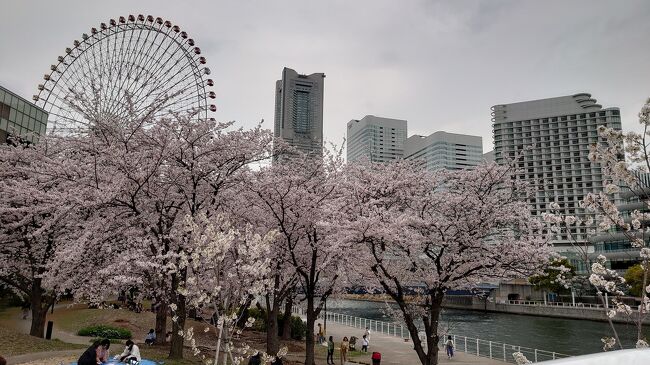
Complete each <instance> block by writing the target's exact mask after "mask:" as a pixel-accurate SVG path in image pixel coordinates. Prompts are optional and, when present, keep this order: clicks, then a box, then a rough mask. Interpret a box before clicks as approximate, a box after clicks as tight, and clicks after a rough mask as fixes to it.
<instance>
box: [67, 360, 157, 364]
mask: <svg viewBox="0 0 650 365" xmlns="http://www.w3.org/2000/svg"><path fill="white" fill-rule="evenodd" d="M103 364H104V365H124V363H123V362H119V361H117V360H111V361H109V362H105V363H103ZM70 365H77V363H76V362H73V363H72V364H70ZM140 365H159V364H158V363H157V362H155V361H152V360H147V359H142V361H140Z"/></svg>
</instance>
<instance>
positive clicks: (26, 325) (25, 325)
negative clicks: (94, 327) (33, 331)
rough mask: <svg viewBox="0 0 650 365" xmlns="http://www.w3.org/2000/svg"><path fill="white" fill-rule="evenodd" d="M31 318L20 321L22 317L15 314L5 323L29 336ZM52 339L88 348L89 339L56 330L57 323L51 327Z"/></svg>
mask: <svg viewBox="0 0 650 365" xmlns="http://www.w3.org/2000/svg"><path fill="white" fill-rule="evenodd" d="M57 306H63V305H57ZM57 306H55V309H56V308H57ZM31 318H32V317H31V316H29V317H28V318H27V319H22V315H21V314H20V313H17V314H16V315H15V316H13V317H11V318H9V319H8V320H7V323H8V324H10V325H11V328H13V329H15V330H17V331H18V332H20V333H23V334H29V329H30V326H31V323H32V321H31ZM52 339H53V340H55V339H59V340H61V341H63V342H67V343H74V344H78V345H88V346H90V338H89V337H83V336H77V335H75V334H72V333H69V332H66V331H63V330H61V329H60V328H58V326H57V322H54V325H53V326H52Z"/></svg>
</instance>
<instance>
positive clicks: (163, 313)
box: [156, 299, 167, 344]
mask: <svg viewBox="0 0 650 365" xmlns="http://www.w3.org/2000/svg"><path fill="white" fill-rule="evenodd" d="M156 303H158V308H157V309H156V342H157V343H159V344H164V343H165V342H166V337H167V303H166V302H165V301H163V300H160V299H158V300H156Z"/></svg>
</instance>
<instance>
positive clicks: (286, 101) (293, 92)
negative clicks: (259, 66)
mask: <svg viewBox="0 0 650 365" xmlns="http://www.w3.org/2000/svg"><path fill="white" fill-rule="evenodd" d="M324 81H325V74H322V73H315V74H311V75H300V74H298V73H297V72H296V71H294V70H292V69H290V68H286V67H285V68H284V70H282V80H278V81H276V83H275V121H274V137H275V138H279V139H282V140H284V141H285V142H286V143H288V144H289V145H290V146H292V147H295V148H296V149H297V150H298V151H301V152H303V153H306V154H314V155H321V154H322V149H323V87H324Z"/></svg>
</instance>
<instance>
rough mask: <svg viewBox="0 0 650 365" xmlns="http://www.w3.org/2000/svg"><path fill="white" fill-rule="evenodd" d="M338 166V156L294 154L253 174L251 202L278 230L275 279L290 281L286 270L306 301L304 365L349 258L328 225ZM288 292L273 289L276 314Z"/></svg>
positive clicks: (271, 308) (311, 356) (310, 358)
mask: <svg viewBox="0 0 650 365" xmlns="http://www.w3.org/2000/svg"><path fill="white" fill-rule="evenodd" d="M341 166H342V161H341V159H340V154H337V153H330V152H328V151H325V155H324V157H320V156H318V157H312V156H306V155H303V154H300V153H298V152H292V153H289V154H287V155H285V156H283V157H282V158H280V159H278V160H277V161H276V162H274V163H273V165H272V166H270V167H266V168H262V169H261V170H259V171H258V172H256V173H255V175H256V176H255V178H254V180H253V184H252V185H253V186H252V187H251V188H250V189H251V191H252V192H253V193H254V195H255V197H256V199H255V200H251V202H252V203H253V204H254V205H255V206H256V207H257V208H258V209H259V212H260V214H262V217H263V218H262V219H265V220H267V222H268V223H267V224H270V225H271V226H272V227H274V228H275V229H276V230H277V232H278V234H277V236H276V241H275V245H274V247H275V249H276V250H277V251H278V256H277V257H276V258H275V261H274V262H273V264H274V265H276V266H275V267H274V270H276V273H278V274H277V275H281V276H276V277H275V278H274V280H278V281H281V282H283V283H287V282H290V279H287V278H290V277H291V275H290V274H285V273H284V272H282V270H283V269H284V268H290V270H291V271H293V272H294V273H295V275H296V276H297V278H298V279H297V285H298V288H299V292H300V295H301V296H303V300H305V301H306V316H307V336H306V349H305V364H308V365H312V364H314V337H313V336H312V335H311V334H312V333H313V331H314V324H315V322H316V318H317V317H318V315H319V314H320V312H321V310H322V308H323V305H324V303H325V301H326V300H327V298H328V297H329V296H330V295H331V294H332V293H333V292H334V291H335V290H337V289H339V288H340V287H341V285H342V284H341V282H342V277H343V273H344V270H345V267H346V259H347V257H348V254H347V253H346V249H347V247H346V245H345V243H344V242H343V241H340V240H337V239H335V237H334V235H333V234H332V232H333V228H332V226H331V225H330V224H329V222H331V220H332V217H333V216H334V215H335V212H334V211H333V208H334V202H335V200H336V199H337V197H338V193H337V187H338V183H339V177H340V170H341ZM288 288H289V286H287V285H286V284H284V285H282V286H277V287H276V285H274V292H273V293H272V294H273V297H272V300H273V303H272V304H269V305H268V309H269V312H275V316H277V311H278V310H279V304H280V303H281V298H282V295H283V294H285V293H286V289H288ZM283 291H285V292H284V293H283ZM276 318H277V317H276ZM271 319H272V318H271ZM276 321H277V319H276ZM276 330H277V328H276ZM269 331H271V329H269Z"/></svg>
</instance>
